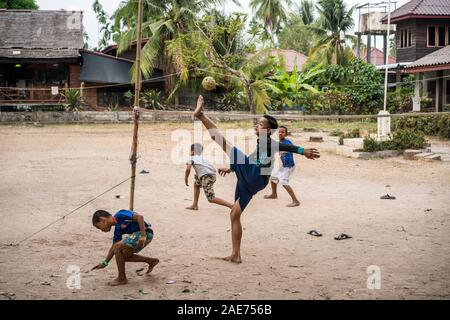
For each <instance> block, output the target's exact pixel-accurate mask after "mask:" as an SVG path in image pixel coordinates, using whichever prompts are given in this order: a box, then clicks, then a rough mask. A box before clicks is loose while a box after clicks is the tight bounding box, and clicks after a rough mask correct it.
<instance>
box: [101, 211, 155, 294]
mask: <svg viewBox="0 0 450 320" xmlns="http://www.w3.org/2000/svg"><path fill="white" fill-rule="evenodd" d="M92 224H93V225H94V227H96V228H97V229H100V230H102V231H103V232H109V231H111V228H112V227H113V226H115V229H114V237H113V245H112V246H111V248H110V249H109V251H108V254H107V255H106V258H105V260H103V261H102V262H101V263H100V264H98V265H96V266H95V267H94V268H92V270H97V269H103V268H106V267H107V266H108V264H109V262H110V261H111V259H112V258H113V257H114V256H115V257H116V263H117V269H118V271H119V275H118V276H117V278H116V279H115V280H113V281H111V282H109V283H108V284H109V285H111V286H118V285H123V284H127V283H128V280H127V276H126V273H125V262H144V263H147V264H148V270H147V274H149V273H150V272H152V270H153V268H154V267H155V266H156V265H157V264H158V263H159V260H158V259H156V258H149V257H144V256H141V255H138V253H139V252H140V251H141V250H142V249H144V248H145V247H146V246H147V245H148V244H149V243H150V242H151V241H152V239H153V230H152V229H151V225H150V224H148V223H147V222H145V221H144V217H143V216H141V215H140V214H137V213H135V212H132V211H129V210H120V211H118V212H117V213H116V214H115V215H114V216H112V215H111V214H110V213H109V212H107V211H104V210H98V211H96V212H95V213H94V215H93V216H92ZM123 235H128V236H127V237H126V238H125V239H122V236H123Z"/></svg>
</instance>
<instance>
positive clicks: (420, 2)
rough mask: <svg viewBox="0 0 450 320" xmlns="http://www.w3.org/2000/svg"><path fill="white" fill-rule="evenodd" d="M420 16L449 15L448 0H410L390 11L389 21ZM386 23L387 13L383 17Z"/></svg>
mask: <svg viewBox="0 0 450 320" xmlns="http://www.w3.org/2000/svg"><path fill="white" fill-rule="evenodd" d="M422 16H426V17H429V16H432V17H438V16H439V17H449V18H450V1H449V0H411V1H410V2H408V3H406V4H404V5H403V6H401V7H400V8H398V9H397V10H394V11H393V12H392V13H391V22H397V21H400V20H404V19H408V18H420V17H422ZM382 21H383V23H387V15H386V16H385V17H384V18H383V20H382Z"/></svg>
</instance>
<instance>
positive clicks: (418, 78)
mask: <svg viewBox="0 0 450 320" xmlns="http://www.w3.org/2000/svg"><path fill="white" fill-rule="evenodd" d="M421 79H422V73H420V72H419V73H416V83H415V85H414V97H413V111H414V112H420V82H421Z"/></svg>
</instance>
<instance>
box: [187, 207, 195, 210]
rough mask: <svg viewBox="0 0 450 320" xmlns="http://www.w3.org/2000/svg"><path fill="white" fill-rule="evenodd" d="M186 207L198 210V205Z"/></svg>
mask: <svg viewBox="0 0 450 320" xmlns="http://www.w3.org/2000/svg"><path fill="white" fill-rule="evenodd" d="M186 209H188V210H198V207H196V206H190V207H187V208H186Z"/></svg>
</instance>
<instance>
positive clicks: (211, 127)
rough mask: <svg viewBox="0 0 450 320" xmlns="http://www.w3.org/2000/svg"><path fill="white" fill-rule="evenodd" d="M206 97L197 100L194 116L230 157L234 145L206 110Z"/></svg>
mask: <svg viewBox="0 0 450 320" xmlns="http://www.w3.org/2000/svg"><path fill="white" fill-rule="evenodd" d="M204 103H205V102H204V99H203V96H199V97H198V100H197V107H196V109H195V111H194V116H195V117H196V118H197V119H199V120H200V121H201V122H202V123H203V125H204V126H205V128H206V129H208V132H209V134H210V136H211V138H212V139H213V140H214V141H215V142H216V143H217V144H218V145H219V146H220V147H221V148H222V149H223V151H224V152H225V153H226V154H227V155H228V156H229V157H230V155H231V149H232V148H233V145H232V144H231V143H230V142H229V141H228V140H226V139H225V137H224V136H223V134H222V132H220V130H219V128H218V127H217V125H216V124H215V123H214V122H213V121H212V120H211V119H210V118H209V117H208V116H207V115H206V114H205V112H204Z"/></svg>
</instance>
